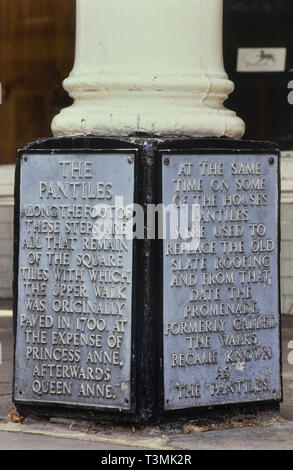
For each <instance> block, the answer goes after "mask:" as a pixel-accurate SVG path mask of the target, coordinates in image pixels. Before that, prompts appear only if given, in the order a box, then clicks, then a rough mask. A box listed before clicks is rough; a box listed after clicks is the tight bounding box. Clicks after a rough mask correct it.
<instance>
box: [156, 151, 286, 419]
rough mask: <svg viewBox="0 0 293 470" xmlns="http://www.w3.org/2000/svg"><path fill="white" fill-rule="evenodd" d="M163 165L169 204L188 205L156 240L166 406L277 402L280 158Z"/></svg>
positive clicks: (180, 158) (171, 160) (212, 156)
mask: <svg viewBox="0 0 293 470" xmlns="http://www.w3.org/2000/svg"><path fill="white" fill-rule="evenodd" d="M161 168H162V202H163V205H164V206H165V208H166V207H169V209H170V210H171V209H172V208H173V209H174V208H175V209H176V210H177V211H178V212H179V211H180V210H182V209H183V208H184V207H187V206H188V207H189V208H190V207H191V208H192V210H191V211H190V213H191V218H188V219H187V220H188V223H186V221H185V225H184V223H183V225H182V222H181V219H180V218H178V220H177V221H175V222H174V217H173V219H172V218H171V219H170V220H173V222H172V223H173V227H171V228H172V230H167V231H166V234H167V235H166V238H165V239H164V240H163V241H162V244H163V249H162V260H163V261H162V262H163V276H162V277H163V280H162V286H163V332H162V335H163V374H164V380H163V381H164V409H165V410H166V411H168V410H175V409H184V408H193V407H201V406H212V405H223V404H232V403H247V402H261V401H270V400H272V401H273V400H275V401H278V400H280V399H281V396H282V391H281V378H280V375H281V374H280V321H279V194H278V155H277V154H273V155H270V154H253V153H248V152H247V154H246V153H241V152H238V153H236V152H235V153H231V154H228V153H226V154H224V152H222V154H221V153H219V154H217V153H216V152H214V153H213V152H212V151H210V152H208V151H206V152H202V153H200V152H199V153H198V154H195V153H192V154H191V153H184V151H181V153H179V152H178V153H176V151H175V150H174V151H173V152H168V153H165V154H163V155H162V167H161ZM175 212H176V211H175ZM192 214H193V215H194V214H197V217H193V216H192ZM185 220H186V219H185ZM183 221H184V219H183ZM187 227H188V229H189V231H188V232H186V228H187ZM171 235H172V236H171Z"/></svg>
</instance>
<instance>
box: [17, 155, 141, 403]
mask: <svg viewBox="0 0 293 470" xmlns="http://www.w3.org/2000/svg"><path fill="white" fill-rule="evenodd" d="M52 153H53V152H52ZM134 158H135V155H134V154H131V153H123V152H121V153H107V152H104V153H98V152H97V153H86V154H85V153H80V154H78V152H77V153H75V154H74V153H70V154H69V153H57V154H52V155H51V154H48V153H47V154H45V155H44V154H36V153H29V152H28V153H27V154H25V153H24V154H22V156H21V161H20V190H19V191H20V193H19V199H20V201H19V211H20V212H19V256H18V273H17V278H18V303H17V331H16V351H15V387H14V398H15V400H16V401H17V402H21V403H24V404H25V403H39V404H48V403H51V404H57V403H58V404H66V405H76V406H79V407H87V408H91V407H93V408H111V409H119V410H121V409H123V410H130V409H131V355H132V354H131V347H132V346H131V329H132V328H131V327H132V321H131V314H132V280H133V276H132V263H133V241H132V240H131V238H128V237H126V235H125V231H124V227H125V224H126V223H127V220H128V218H129V216H130V214H131V211H130V212H129V211H127V210H126V209H125V208H126V207H127V206H128V205H131V204H133V203H134ZM115 198H120V199H119V200H118V203H119V214H118V217H117V219H116V217H115V219H114V211H113V207H114V204H115ZM121 198H123V199H121ZM116 205H117V201H116Z"/></svg>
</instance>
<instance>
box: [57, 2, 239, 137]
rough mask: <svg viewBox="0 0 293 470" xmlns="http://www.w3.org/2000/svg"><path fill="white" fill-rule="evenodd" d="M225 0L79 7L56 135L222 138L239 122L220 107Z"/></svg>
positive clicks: (224, 83) (224, 80) (224, 86)
mask: <svg viewBox="0 0 293 470" xmlns="http://www.w3.org/2000/svg"><path fill="white" fill-rule="evenodd" d="M222 11H223V1H222V0H77V31H76V56H75V64H74V68H73V70H72V72H71V73H70V75H69V77H68V78H67V79H66V80H65V81H64V88H65V89H66V90H67V91H68V93H69V94H70V96H71V97H72V98H74V104H73V105H72V106H70V107H68V108H65V109H63V110H62V111H61V113H60V114H59V115H57V116H56V117H55V118H54V120H53V122H52V130H53V133H54V135H55V136H65V135H86V134H95V135H103V136H127V135H133V134H134V133H136V132H146V133H148V134H150V135H158V136H172V137H180V136H188V137H199V136H215V137H221V136H227V137H232V138H240V137H241V136H242V135H243V133H244V128H245V126H244V123H243V121H242V120H241V119H239V118H238V117H237V116H236V114H235V113H234V112H233V111H230V110H228V109H226V108H225V107H224V106H223V102H224V101H225V100H226V98H227V97H228V95H229V93H231V92H232V91H233V87H234V86H233V83H232V82H231V81H230V80H228V77H227V75H226V73H225V71H224V66H223V53H222V14H223V13H222Z"/></svg>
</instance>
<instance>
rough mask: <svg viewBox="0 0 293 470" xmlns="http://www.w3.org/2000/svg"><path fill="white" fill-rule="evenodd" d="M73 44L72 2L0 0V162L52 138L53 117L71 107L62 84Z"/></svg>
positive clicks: (10, 159) (63, 0) (14, 157)
mask: <svg viewBox="0 0 293 470" xmlns="http://www.w3.org/2000/svg"><path fill="white" fill-rule="evenodd" d="M74 44H75V0H0V81H1V85H2V105H1V106H0V164H4V163H15V161H16V156H17V149H18V148H21V147H23V146H24V145H25V144H26V143H27V142H29V141H31V140H33V139H35V138H39V137H49V136H51V129H50V123H51V120H52V118H53V117H54V115H56V114H57V113H58V111H59V110H60V108H63V107H65V106H67V105H69V104H70V103H71V100H70V98H69V97H68V95H67V93H66V92H65V91H64V90H63V88H62V80H63V79H64V78H66V77H67V76H68V74H69V72H70V71H71V69H72V67H73V60H74Z"/></svg>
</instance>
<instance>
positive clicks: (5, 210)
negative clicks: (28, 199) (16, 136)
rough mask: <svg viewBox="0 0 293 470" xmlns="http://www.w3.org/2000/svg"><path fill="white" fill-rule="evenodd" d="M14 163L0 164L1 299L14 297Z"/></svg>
mask: <svg viewBox="0 0 293 470" xmlns="http://www.w3.org/2000/svg"><path fill="white" fill-rule="evenodd" d="M13 188H14V165H1V166H0V299H9V298H12V269H13Z"/></svg>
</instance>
